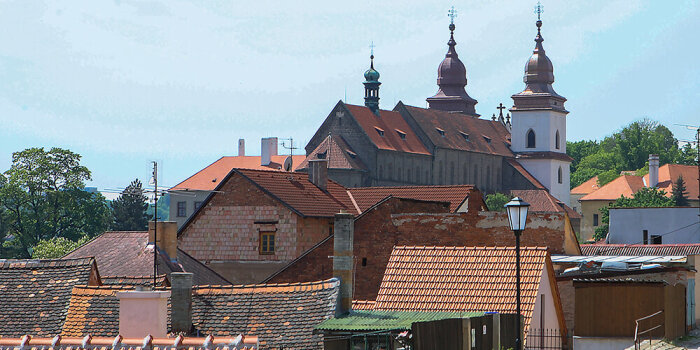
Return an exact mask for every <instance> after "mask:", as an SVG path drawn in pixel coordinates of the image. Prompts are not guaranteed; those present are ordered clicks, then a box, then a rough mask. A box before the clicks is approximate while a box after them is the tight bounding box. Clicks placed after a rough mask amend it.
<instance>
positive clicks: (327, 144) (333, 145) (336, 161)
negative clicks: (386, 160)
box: [297, 135, 367, 170]
mask: <svg viewBox="0 0 700 350" xmlns="http://www.w3.org/2000/svg"><path fill="white" fill-rule="evenodd" d="M311 159H326V160H327V161H328V168H329V169H359V170H366V169H367V167H366V166H365V164H364V163H362V161H361V160H360V159H359V158H357V153H355V151H353V150H352V148H350V145H348V144H347V142H345V140H344V139H343V137H342V136H339V135H328V136H326V138H325V139H324V140H323V142H321V143H320V144H319V145H318V146H317V147H316V148H315V149H314V150H313V151H311V153H309V155H308V156H307V157H306V159H304V161H303V162H301V164H299V166H298V167H297V169H306V168H308V167H309V160H311Z"/></svg>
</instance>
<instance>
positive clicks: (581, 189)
mask: <svg viewBox="0 0 700 350" xmlns="http://www.w3.org/2000/svg"><path fill="white" fill-rule="evenodd" d="M598 188H599V187H598V176H593V177H592V178H590V179H588V181H586V182H584V183H582V184H580V185H578V186H576V187H574V188H573V189H572V190H571V194H589V193H591V192H593V191H595V190H597V189H598Z"/></svg>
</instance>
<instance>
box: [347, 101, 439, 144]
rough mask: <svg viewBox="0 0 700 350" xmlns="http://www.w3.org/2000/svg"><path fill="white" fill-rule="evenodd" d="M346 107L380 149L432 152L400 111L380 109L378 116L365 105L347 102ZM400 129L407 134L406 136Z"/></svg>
mask: <svg viewBox="0 0 700 350" xmlns="http://www.w3.org/2000/svg"><path fill="white" fill-rule="evenodd" d="M345 107H346V108H347V109H348V111H350V113H351V114H352V115H353V117H355V120H357V122H358V124H360V126H361V127H362V129H363V130H364V131H365V133H366V134H367V136H369V138H370V139H371V140H372V142H373V143H374V144H375V145H376V146H377V147H378V148H379V149H384V150H390V151H399V152H407V153H418V154H426V155H429V154H430V152H428V150H427V149H426V148H425V145H423V142H421V140H420V139H419V138H418V136H416V134H415V132H413V129H412V128H411V127H410V126H408V123H406V120H404V119H403V117H402V116H401V114H399V112H395V111H385V110H380V111H379V115H380V116H377V115H376V114H374V113H373V112H372V111H371V110H370V109H369V108H367V107H365V106H355V105H349V104H345ZM378 130H379V131H378ZM399 131H400V132H401V133H403V134H404V135H405V136H404V138H402V137H401V136H400V135H399ZM380 132H381V133H382V134H383V135H380Z"/></svg>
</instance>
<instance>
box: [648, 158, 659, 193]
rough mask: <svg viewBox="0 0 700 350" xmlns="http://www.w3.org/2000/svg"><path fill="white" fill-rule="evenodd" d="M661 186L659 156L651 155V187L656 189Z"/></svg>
mask: <svg viewBox="0 0 700 350" xmlns="http://www.w3.org/2000/svg"><path fill="white" fill-rule="evenodd" d="M658 184H659V155H658V154H650V155H649V184H648V185H647V186H649V187H656V186H658Z"/></svg>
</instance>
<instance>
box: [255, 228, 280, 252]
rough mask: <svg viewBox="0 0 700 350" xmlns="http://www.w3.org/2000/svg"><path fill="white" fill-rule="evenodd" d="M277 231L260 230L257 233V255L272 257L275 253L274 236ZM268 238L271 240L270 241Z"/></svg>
mask: <svg viewBox="0 0 700 350" xmlns="http://www.w3.org/2000/svg"><path fill="white" fill-rule="evenodd" d="M276 235H277V231H272V230H260V231H258V253H259V254H260V255H274V254H275V252H276V250H275V249H276V248H277V247H276V244H275V236H276ZM270 237H272V240H271V241H270ZM270 242H272V247H270Z"/></svg>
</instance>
